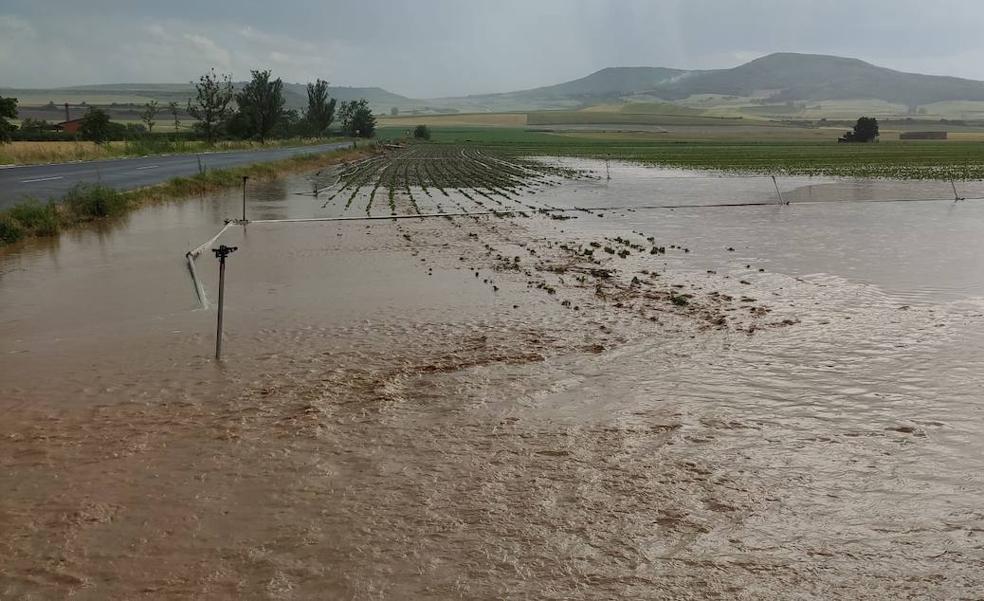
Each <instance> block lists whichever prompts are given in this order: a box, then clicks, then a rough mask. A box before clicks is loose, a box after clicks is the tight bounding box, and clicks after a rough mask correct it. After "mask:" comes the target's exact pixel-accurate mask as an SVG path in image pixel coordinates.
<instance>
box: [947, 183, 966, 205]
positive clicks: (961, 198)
mask: <svg viewBox="0 0 984 601" xmlns="http://www.w3.org/2000/svg"><path fill="white" fill-rule="evenodd" d="M950 186H952V187H953V202H957V201H960V200H964V197H963V196H960V195H959V194H957V184H956V183H954V181H953V180H952V179H951V180H950Z"/></svg>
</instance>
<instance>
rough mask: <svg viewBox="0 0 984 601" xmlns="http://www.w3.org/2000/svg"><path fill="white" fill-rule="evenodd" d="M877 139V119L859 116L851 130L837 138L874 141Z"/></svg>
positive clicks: (849, 140) (841, 139)
mask: <svg viewBox="0 0 984 601" xmlns="http://www.w3.org/2000/svg"><path fill="white" fill-rule="evenodd" d="M877 139H878V119H875V118H874V117H861V118H860V119H858V122H857V123H855V124H854V129H853V130H852V131H849V132H846V133H845V134H844V135H843V136H841V137H840V138H838V139H837V141H838V142H874V141H875V140H877Z"/></svg>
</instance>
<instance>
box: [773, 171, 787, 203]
mask: <svg viewBox="0 0 984 601" xmlns="http://www.w3.org/2000/svg"><path fill="white" fill-rule="evenodd" d="M772 185H773V186H775V187H776V194H777V195H778V196H779V206H782V205H785V204H789V203H788V202H786V201H784V200H783V199H782V192H780V191H779V182H777V181H776V176H774V175H773V176H772Z"/></svg>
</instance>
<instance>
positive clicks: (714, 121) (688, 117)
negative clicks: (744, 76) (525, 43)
mask: <svg viewBox="0 0 984 601" xmlns="http://www.w3.org/2000/svg"><path fill="white" fill-rule="evenodd" d="M526 123H527V124H528V125H584V124H598V125H602V124H605V125H658V126H665V125H714V126H726V125H741V124H743V121H742V120H741V119H729V118H719V117H703V116H700V114H699V113H698V114H697V115H692V114H680V113H679V112H676V113H673V114H657V113H652V112H643V113H624V112H621V111H610V112H605V111H540V112H534V113H528V114H527V120H526Z"/></svg>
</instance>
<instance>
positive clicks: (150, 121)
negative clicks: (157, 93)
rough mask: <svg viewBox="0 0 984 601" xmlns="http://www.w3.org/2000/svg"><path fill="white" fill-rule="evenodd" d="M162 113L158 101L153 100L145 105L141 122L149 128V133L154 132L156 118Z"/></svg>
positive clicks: (141, 114) (141, 113)
mask: <svg viewBox="0 0 984 601" xmlns="http://www.w3.org/2000/svg"><path fill="white" fill-rule="evenodd" d="M159 112H161V106H160V105H159V104H157V101H156V100H151V101H150V102H148V103H147V104H146V105H144V110H143V111H141V112H140V120H141V121H143V122H144V125H146V126H147V133H153V132H154V118H155V117H157V113H159Z"/></svg>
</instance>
